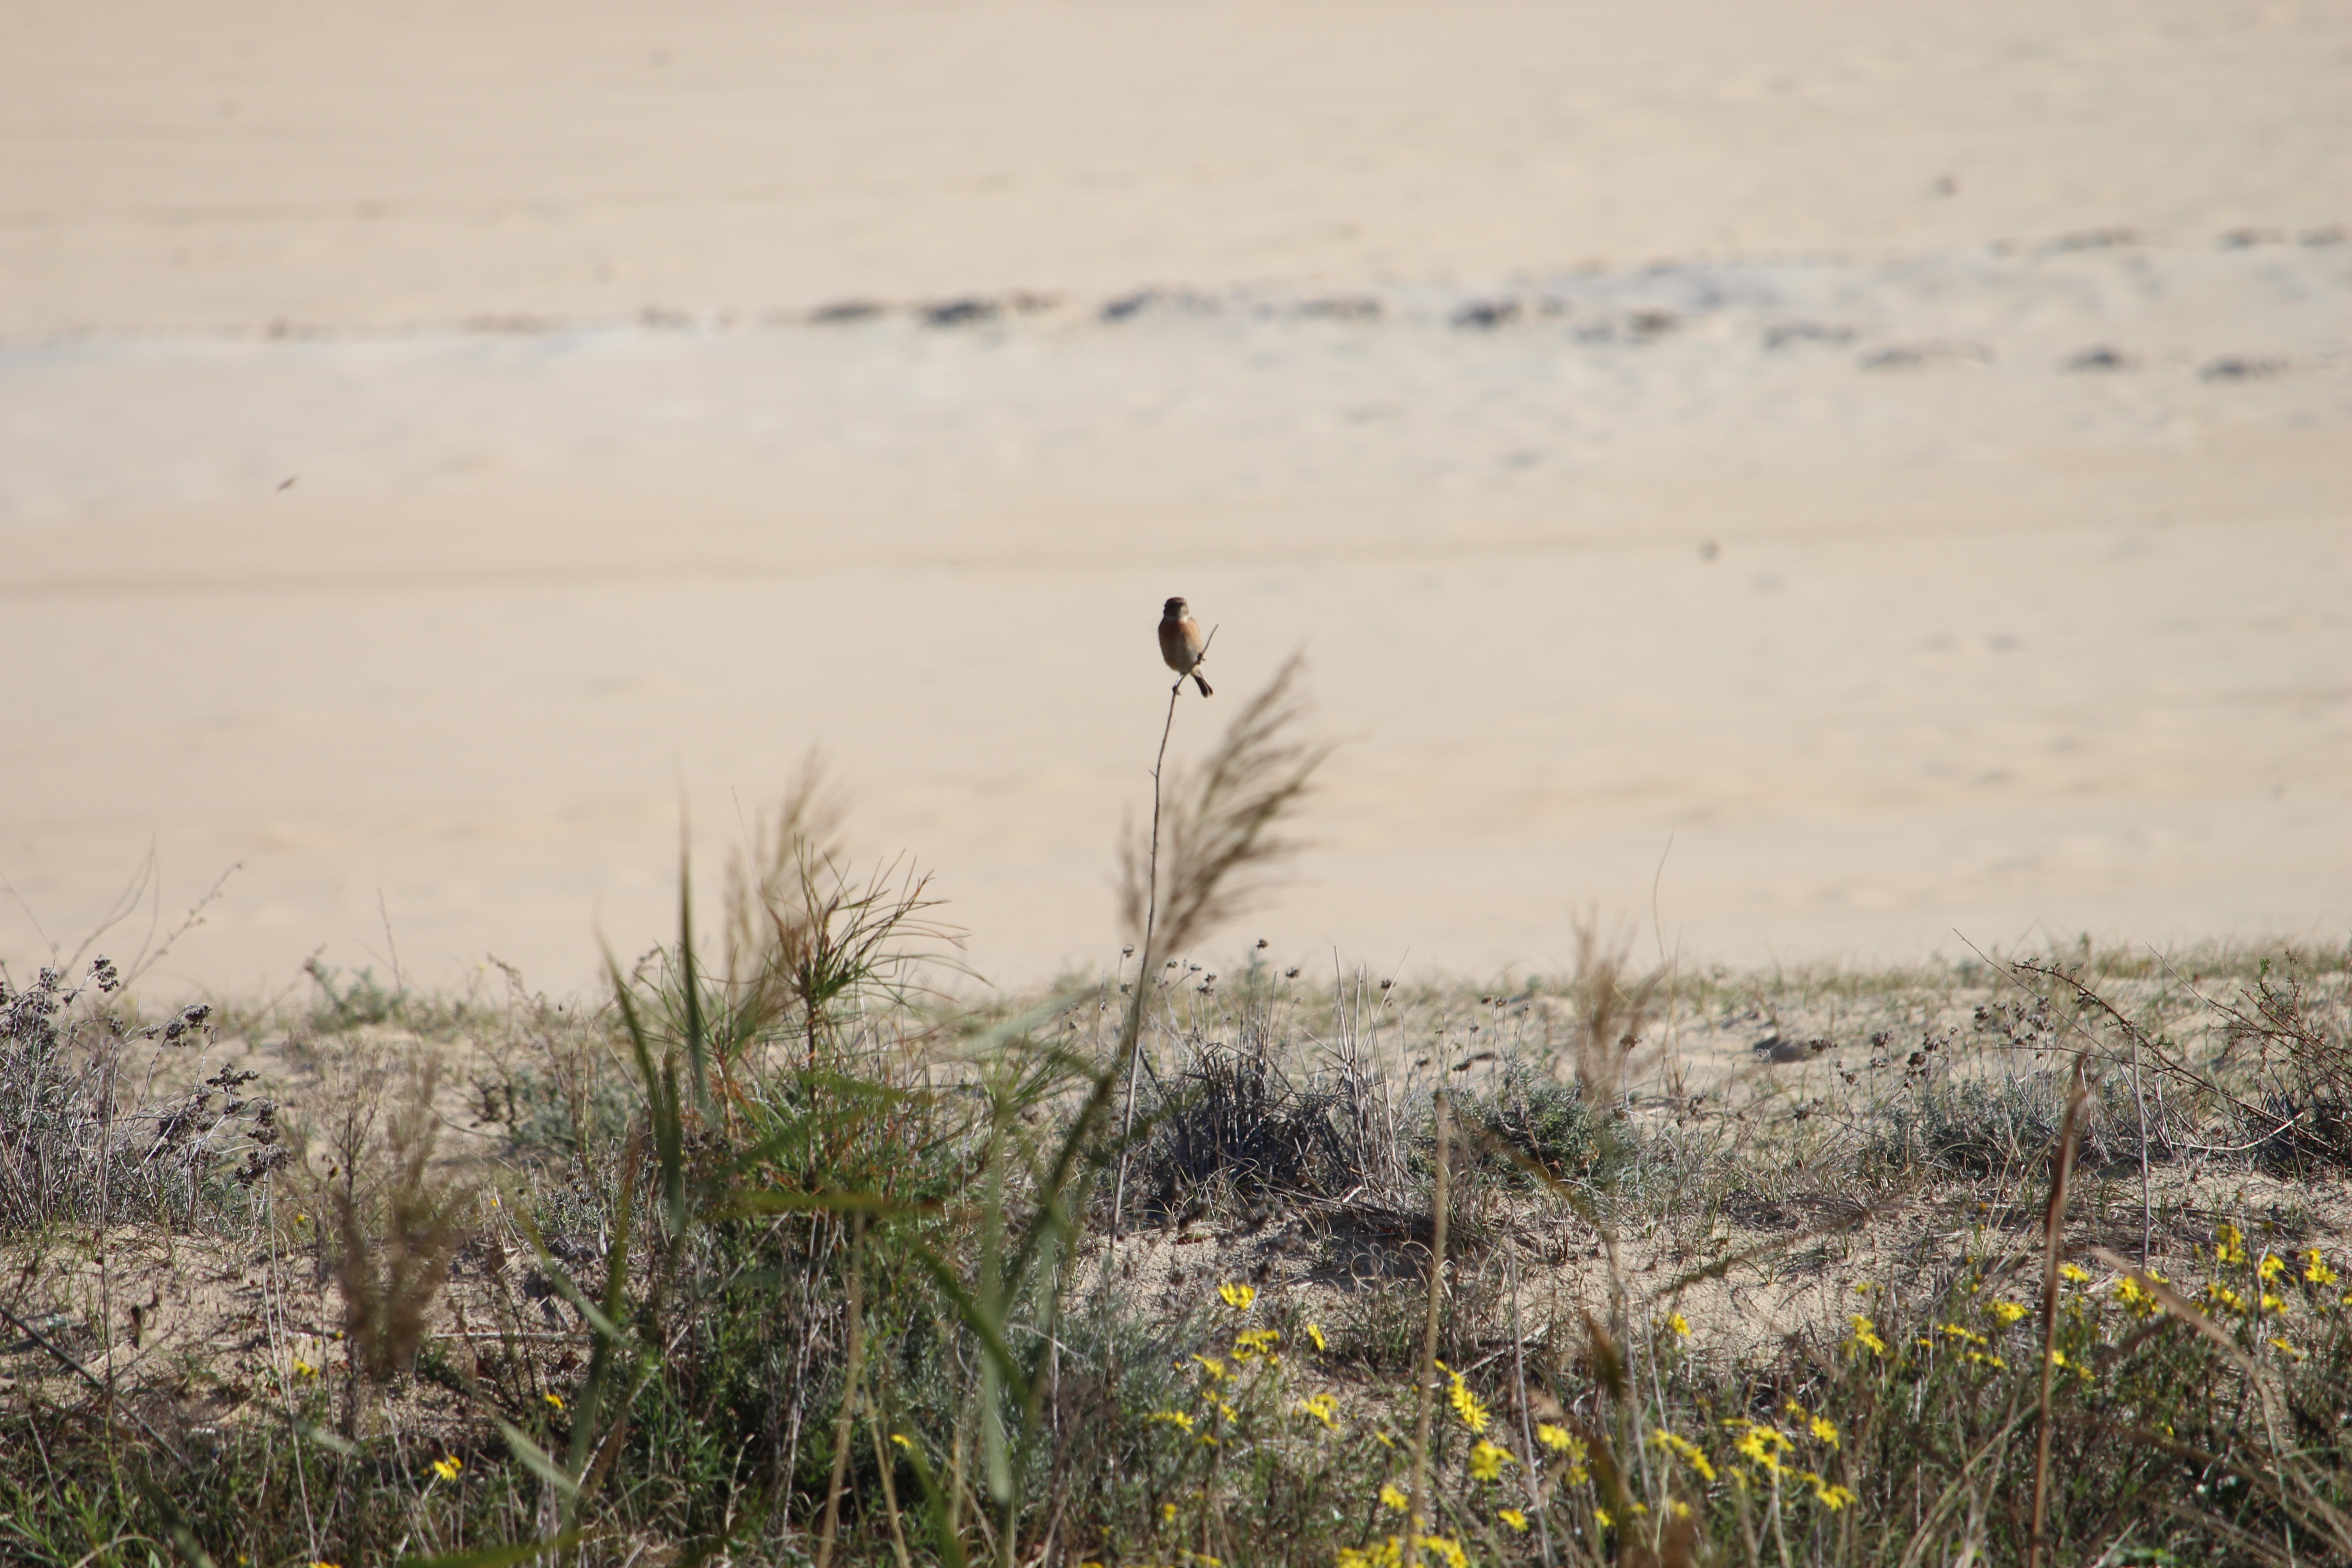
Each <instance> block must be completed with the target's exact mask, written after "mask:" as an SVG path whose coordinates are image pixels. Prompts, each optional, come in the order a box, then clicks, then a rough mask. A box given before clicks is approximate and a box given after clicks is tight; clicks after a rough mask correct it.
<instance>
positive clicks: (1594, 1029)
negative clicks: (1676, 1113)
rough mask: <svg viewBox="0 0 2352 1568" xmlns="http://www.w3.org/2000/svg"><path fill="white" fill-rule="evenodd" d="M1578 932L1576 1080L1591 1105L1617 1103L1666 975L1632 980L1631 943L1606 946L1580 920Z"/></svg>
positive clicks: (1653, 974) (1659, 972) (1661, 972)
mask: <svg viewBox="0 0 2352 1568" xmlns="http://www.w3.org/2000/svg"><path fill="white" fill-rule="evenodd" d="M1574 929H1575V932H1576V973H1575V979H1574V981H1573V995H1574V997H1575V1000H1576V1009H1577V1033H1576V1081H1577V1085H1578V1087H1579V1088H1580V1089H1582V1090H1583V1091H1584V1098H1585V1101H1586V1103H1588V1104H1590V1105H1593V1106H1607V1105H1614V1104H1615V1103H1616V1102H1617V1099H1618V1096H1619V1095H1621V1094H1622V1092H1623V1091H1624V1087H1625V1080H1626V1079H1627V1077H1628V1076H1629V1072H1628V1069H1629V1068H1630V1067H1631V1065H1632V1058H1633V1052H1634V1050H1635V1049H1636V1048H1637V1047H1639V1046H1640V1045H1641V1043H1642V1031H1643V1029H1645V1028H1647V1027H1648V1026H1649V1023H1650V1015H1651V1013H1652V1011H1653V1010H1654V1008H1655V1007H1656V1005H1657V999H1658V989H1659V987H1660V986H1661V985H1663V984H1664V983H1665V971H1664V970H1654V971H1653V972H1651V973H1648V974H1645V975H1643V976H1642V977H1640V978H1639V979H1629V978H1628V976H1627V963H1628V946H1627V944H1625V943H1622V942H1621V943H1619V944H1618V945H1617V946H1616V947H1615V948H1613V949H1612V948H1610V947H1607V946H1604V945H1603V943H1602V942H1601V935H1600V932H1599V931H1596V930H1595V929H1594V927H1593V926H1592V924H1591V921H1585V920H1579V921H1577V922H1576V923H1575V928H1574Z"/></svg>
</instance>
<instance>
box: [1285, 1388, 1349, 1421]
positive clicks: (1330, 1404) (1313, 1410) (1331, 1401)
mask: <svg viewBox="0 0 2352 1568" xmlns="http://www.w3.org/2000/svg"><path fill="white" fill-rule="evenodd" d="M1293 1408H1294V1409H1296V1410H1297V1412H1298V1414H1300V1415H1311V1416H1313V1417H1314V1418H1315V1419H1316V1420H1318V1421H1320V1422H1321V1423H1323V1425H1324V1426H1325V1427H1326V1428H1327V1429H1328V1428H1331V1427H1336V1426H1339V1400H1338V1399H1336V1398H1334V1397H1333V1396H1332V1395H1330V1394H1316V1395H1314V1396H1313V1397H1312V1398H1308V1399H1302V1400H1300V1401H1299V1402H1298V1403H1297V1405H1295V1406H1293Z"/></svg>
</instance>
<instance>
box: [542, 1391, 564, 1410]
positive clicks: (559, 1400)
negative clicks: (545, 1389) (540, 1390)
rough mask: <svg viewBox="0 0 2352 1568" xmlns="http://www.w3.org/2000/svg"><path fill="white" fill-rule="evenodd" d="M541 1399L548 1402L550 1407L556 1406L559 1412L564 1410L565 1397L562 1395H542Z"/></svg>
mask: <svg viewBox="0 0 2352 1568" xmlns="http://www.w3.org/2000/svg"><path fill="white" fill-rule="evenodd" d="M540 1397H541V1399H544V1400H546V1401H547V1402H548V1403H549V1404H550V1405H554V1406H555V1407H556V1408H557V1409H558V1410H561V1409H562V1408H563V1395H562V1394H541V1395H540Z"/></svg>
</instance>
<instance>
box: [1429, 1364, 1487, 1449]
mask: <svg viewBox="0 0 2352 1568" xmlns="http://www.w3.org/2000/svg"><path fill="white" fill-rule="evenodd" d="M1437 1370H1438V1371H1440V1372H1442V1373H1444V1374H1445V1375H1446V1376H1447V1377H1449V1378H1452V1379H1453V1380H1454V1387H1453V1390H1452V1392H1450V1393H1448V1394H1446V1396H1445V1402H1446V1403H1447V1404H1448V1405H1453V1406H1454V1414H1455V1415H1459V1416H1460V1417H1462V1425H1464V1426H1467V1427H1469V1428H1470V1430H1471V1431H1472V1432H1473V1433H1474V1434H1477V1435H1479V1436H1484V1435H1485V1433H1486V1424H1487V1423H1488V1422H1489V1421H1491V1420H1493V1419H1494V1417H1493V1416H1491V1415H1487V1414H1486V1405H1485V1404H1484V1403H1483V1402H1482V1401H1481V1400H1480V1399H1479V1397H1478V1396H1477V1395H1476V1394H1473V1393H1471V1392H1470V1385H1469V1384H1466V1383H1465V1382H1463V1381H1462V1374H1461V1373H1458V1372H1456V1371H1454V1369H1453V1368H1452V1367H1450V1366H1448V1365H1446V1364H1445V1363H1444V1362H1439V1363H1437Z"/></svg>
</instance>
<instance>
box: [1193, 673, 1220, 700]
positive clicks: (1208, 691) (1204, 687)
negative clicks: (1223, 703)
mask: <svg viewBox="0 0 2352 1568" xmlns="http://www.w3.org/2000/svg"><path fill="white" fill-rule="evenodd" d="M1192 684H1193V685H1195V686H1197V687H1199V688H1200V689H1201V695H1202V696H1203V697H1214V696H1215V695H1216V694H1217V693H1216V690H1215V689H1214V688H1213V687H1212V686H1210V684H1209V683H1208V681H1207V680H1206V679H1203V678H1202V674H1201V672H1200V671H1199V670H1197V669H1196V670H1194V671H1193V672H1192Z"/></svg>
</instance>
